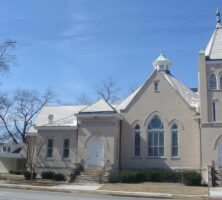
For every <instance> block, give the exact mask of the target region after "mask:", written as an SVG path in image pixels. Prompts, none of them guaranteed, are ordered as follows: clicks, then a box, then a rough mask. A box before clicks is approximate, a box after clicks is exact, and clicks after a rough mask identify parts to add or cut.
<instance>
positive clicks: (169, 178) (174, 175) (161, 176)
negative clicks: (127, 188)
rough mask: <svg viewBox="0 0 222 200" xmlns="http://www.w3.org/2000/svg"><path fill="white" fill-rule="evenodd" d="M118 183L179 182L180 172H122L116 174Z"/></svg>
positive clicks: (149, 170)
mask: <svg viewBox="0 0 222 200" xmlns="http://www.w3.org/2000/svg"><path fill="white" fill-rule="evenodd" d="M118 178H119V181H120V182H122V183H141V182H146V181H147V182H173V183H178V182H181V172H176V171H170V170H151V169H148V170H130V171H122V172H120V173H119V174H118Z"/></svg>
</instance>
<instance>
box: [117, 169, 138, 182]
mask: <svg viewBox="0 0 222 200" xmlns="http://www.w3.org/2000/svg"><path fill="white" fill-rule="evenodd" d="M136 173H137V171H123V172H120V173H119V175H118V176H119V180H120V182H122V183H134V182H136Z"/></svg>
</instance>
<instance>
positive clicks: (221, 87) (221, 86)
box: [220, 73, 222, 90]
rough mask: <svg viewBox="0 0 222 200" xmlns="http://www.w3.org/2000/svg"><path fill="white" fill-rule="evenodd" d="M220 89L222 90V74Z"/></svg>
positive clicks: (221, 75)
mask: <svg viewBox="0 0 222 200" xmlns="http://www.w3.org/2000/svg"><path fill="white" fill-rule="evenodd" d="M220 89H221V90H222V73H221V74H220Z"/></svg>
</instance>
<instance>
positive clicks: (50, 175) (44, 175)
mask: <svg viewBox="0 0 222 200" xmlns="http://www.w3.org/2000/svg"><path fill="white" fill-rule="evenodd" d="M54 176H55V172H53V171H47V172H42V173H41V177H42V178H43V179H54Z"/></svg>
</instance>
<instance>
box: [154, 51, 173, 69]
mask: <svg viewBox="0 0 222 200" xmlns="http://www.w3.org/2000/svg"><path fill="white" fill-rule="evenodd" d="M171 65H172V62H171V61H170V60H168V59H167V58H166V57H165V55H164V53H163V51H161V53H160V55H159V57H158V58H157V59H156V60H154V61H153V66H154V68H155V69H156V70H158V71H169V67H170V66H171Z"/></svg>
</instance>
